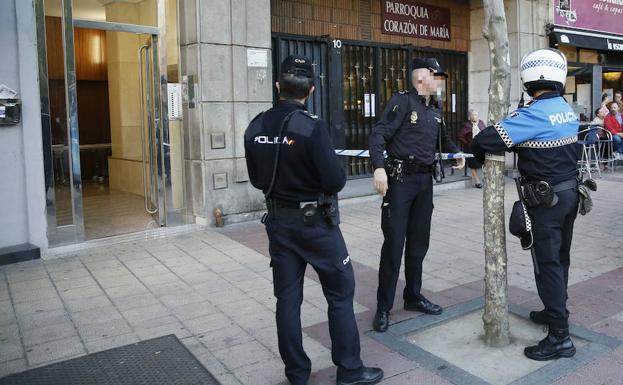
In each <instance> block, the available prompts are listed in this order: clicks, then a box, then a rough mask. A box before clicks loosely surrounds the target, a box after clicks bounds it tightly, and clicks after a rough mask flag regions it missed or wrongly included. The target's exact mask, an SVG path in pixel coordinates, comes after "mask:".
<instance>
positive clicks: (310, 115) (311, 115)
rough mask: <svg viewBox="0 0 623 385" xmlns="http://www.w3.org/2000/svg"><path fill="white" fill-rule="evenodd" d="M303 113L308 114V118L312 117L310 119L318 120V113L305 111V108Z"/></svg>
mask: <svg viewBox="0 0 623 385" xmlns="http://www.w3.org/2000/svg"><path fill="white" fill-rule="evenodd" d="M303 114H304V115H306V116H308V117H310V118H312V119H315V120H318V119H319V118H318V115H314V114H312V113H311V112H309V111H307V110H305V111H303Z"/></svg>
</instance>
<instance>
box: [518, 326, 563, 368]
mask: <svg viewBox="0 0 623 385" xmlns="http://www.w3.org/2000/svg"><path fill="white" fill-rule="evenodd" d="M523 352H524V354H525V355H526V357H528V358H530V359H532V360H537V361H547V360H553V359H556V358H560V357H573V355H574V354H575V346H573V341H571V337H570V336H569V329H568V328H566V329H557V328H552V327H550V328H549V333H547V337H545V338H544V339H542V340H541V341H540V342H539V344H538V345H535V346H528V347H527V348H525V349H524V351H523Z"/></svg>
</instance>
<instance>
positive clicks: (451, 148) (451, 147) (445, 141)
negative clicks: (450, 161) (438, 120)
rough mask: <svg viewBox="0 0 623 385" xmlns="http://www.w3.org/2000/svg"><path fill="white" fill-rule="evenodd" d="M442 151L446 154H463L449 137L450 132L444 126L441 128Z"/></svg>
mask: <svg viewBox="0 0 623 385" xmlns="http://www.w3.org/2000/svg"><path fill="white" fill-rule="evenodd" d="M441 149H442V151H444V152H454V153H456V152H461V149H460V148H458V147H457V145H456V144H454V142H453V141H452V139H450V137H449V136H448V130H447V128H446V126H445V124H444V125H442V126H441Z"/></svg>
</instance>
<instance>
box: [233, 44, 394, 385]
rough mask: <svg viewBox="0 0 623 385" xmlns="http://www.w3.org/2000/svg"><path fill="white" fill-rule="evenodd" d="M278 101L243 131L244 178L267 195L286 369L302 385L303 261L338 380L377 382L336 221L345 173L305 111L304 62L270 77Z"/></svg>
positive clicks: (324, 133)
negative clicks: (318, 290)
mask: <svg viewBox="0 0 623 385" xmlns="http://www.w3.org/2000/svg"><path fill="white" fill-rule="evenodd" d="M276 86H277V91H278V93H279V101H278V102H277V103H276V105H275V106H274V107H273V108H271V109H270V110H268V111H266V112H263V113H261V114H259V115H258V116H257V117H255V118H254V119H253V120H252V121H251V123H250V125H249V127H248V128H247V131H246V133H245V150H246V161H247V168H248V171H249V178H250V180H251V183H252V184H253V186H254V187H256V188H258V189H261V190H262V191H263V192H264V195H265V198H266V206H267V209H268V212H267V214H266V215H265V217H264V218H263V220H262V221H263V222H264V224H265V226H266V233H267V235H268V240H269V252H270V257H271V262H270V265H271V267H272V270H273V287H274V294H275V297H276V298H277V310H276V321H277V337H278V340H279V353H280V354H281V358H282V360H283V362H284V364H285V375H286V377H287V378H288V380H289V381H290V383H291V384H293V385H304V384H307V381H308V379H309V376H310V373H311V361H310V359H309V357H308V356H307V354H306V353H305V351H304V350H303V342H302V331H301V319H300V315H301V303H302V301H303V278H304V276H305V268H306V266H307V264H310V265H311V266H312V267H313V268H314V270H316V272H317V273H318V277H319V279H320V283H321V285H322V290H323V293H324V295H325V298H326V300H327V303H328V318H329V332H330V335H331V357H332V359H333V362H334V364H335V365H336V366H337V377H336V378H337V379H336V382H337V384H338V385H363V384H376V383H377V382H379V381H381V379H382V378H383V371H382V370H381V369H379V368H368V367H365V366H363V363H362V361H361V358H360V344H359V332H358V329H357V323H356V321H355V315H354V312H353V295H354V292H355V277H354V274H353V267H352V264H351V260H350V257H349V255H348V251H347V249H346V244H345V243H344V238H343V237H342V233H341V232H340V228H339V227H338V223H339V212H338V207H337V193H338V192H339V191H340V190H341V189H342V188H343V187H344V184H345V183H346V175H345V173H344V170H343V168H342V165H341V163H340V162H339V161H338V158H337V156H336V155H335V152H334V149H333V146H332V144H331V140H330V138H329V132H328V128H327V125H326V124H325V123H324V122H323V121H322V120H319V119H318V118H317V117H315V116H313V115H311V114H310V113H309V112H307V111H306V110H305V101H306V100H307V98H308V97H309V95H310V94H311V93H312V92H313V91H314V72H313V67H312V65H311V61H310V60H309V59H308V58H306V57H304V56H298V55H293V56H288V57H287V58H286V59H285V60H284V61H283V63H281V71H280V75H279V79H278V81H277V83H276Z"/></svg>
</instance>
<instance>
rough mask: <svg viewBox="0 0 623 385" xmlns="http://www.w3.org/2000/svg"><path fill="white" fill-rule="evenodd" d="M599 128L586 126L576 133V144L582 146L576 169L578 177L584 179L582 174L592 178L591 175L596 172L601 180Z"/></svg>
mask: <svg viewBox="0 0 623 385" xmlns="http://www.w3.org/2000/svg"><path fill="white" fill-rule="evenodd" d="M598 132H599V126H588V128H585V129H583V130H580V131H579V132H578V138H580V140H578V144H580V145H582V157H581V158H580V160H578V169H579V171H580V176H581V177H584V173H587V174H588V177H589V178H592V177H593V175H592V173H594V172H597V175H599V177H600V178H601V170H600V168H599V150H598V148H599V134H598Z"/></svg>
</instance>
